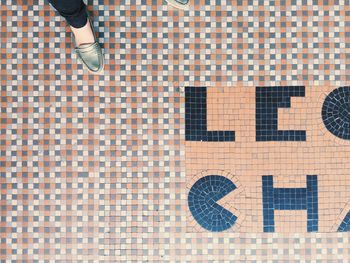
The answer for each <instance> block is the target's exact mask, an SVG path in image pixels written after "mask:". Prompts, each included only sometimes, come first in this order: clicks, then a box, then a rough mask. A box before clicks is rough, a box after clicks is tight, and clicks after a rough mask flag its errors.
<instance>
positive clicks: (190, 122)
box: [185, 87, 235, 142]
mask: <svg viewBox="0 0 350 263" xmlns="http://www.w3.org/2000/svg"><path fill="white" fill-rule="evenodd" d="M185 111H186V112H185V118H186V119H185V134H186V135H185V137H186V141H208V142H223V141H234V140H235V132H234V131H208V130H207V88H206V87H186V88H185Z"/></svg>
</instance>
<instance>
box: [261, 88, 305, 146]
mask: <svg viewBox="0 0 350 263" xmlns="http://www.w3.org/2000/svg"><path fill="white" fill-rule="evenodd" d="M304 96H305V87H303V86H296V87H257V88H256V97H255V99H256V105H255V106H256V141H306V132H305V131H293V130H290V131H279V130H278V108H290V98H291V97H304Z"/></svg>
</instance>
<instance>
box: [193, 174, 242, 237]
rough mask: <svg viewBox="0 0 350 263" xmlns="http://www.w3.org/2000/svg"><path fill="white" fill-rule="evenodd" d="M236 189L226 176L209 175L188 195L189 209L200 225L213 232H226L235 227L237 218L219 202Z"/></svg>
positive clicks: (197, 183) (201, 179) (198, 182)
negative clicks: (218, 202)
mask: <svg viewBox="0 0 350 263" xmlns="http://www.w3.org/2000/svg"><path fill="white" fill-rule="evenodd" d="M236 188H237V187H236V186H235V184H234V183H233V182H232V181H231V180H230V179H228V178H226V177H224V176H220V175H208V176H205V177H202V178H200V179H199V180H198V181H197V182H196V183H195V184H194V185H193V186H192V188H191V189H190V192H189V194H188V205H189V209H190V211H191V213H192V215H193V217H194V218H195V219H196V221H197V222H198V224H199V225H201V226H202V227H203V228H205V229H207V230H209V231H213V232H220V231H224V230H226V229H229V228H230V227H231V226H233V225H234V223H235V222H236V220H237V217H236V216H235V215H234V214H232V213H231V212H230V211H228V210H227V209H225V208H224V207H222V206H220V205H219V204H217V201H219V200H220V199H221V198H223V197H224V196H226V195H227V194H229V193H231V192H232V191H233V190H235V189H236Z"/></svg>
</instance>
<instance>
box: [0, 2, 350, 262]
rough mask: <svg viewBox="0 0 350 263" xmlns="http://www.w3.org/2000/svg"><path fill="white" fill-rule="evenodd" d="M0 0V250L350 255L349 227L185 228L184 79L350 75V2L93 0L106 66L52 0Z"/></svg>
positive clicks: (205, 257)
mask: <svg viewBox="0 0 350 263" xmlns="http://www.w3.org/2000/svg"><path fill="white" fill-rule="evenodd" d="M0 3H1V4H0V17H1V20H0V51H1V53H0V59H1V63H0V84H1V112H0V114H1V115H0V125H1V129H0V150H1V152H0V153H1V155H0V191H1V195H0V197H1V198H0V216H1V217H0V236H1V239H0V261H4V262H12V261H19V262H21V261H22V262H27V261H29V262H32V261H34V262H54V261H58V262H59V261H62V262H102V261H107V262H131V261H135V262H142V261H143V262H147V261H149V262H164V261H172V262H195V261H209V262H215V261H223V260H227V261H228V260H231V261H233V260H236V261H237V262H256V261H264V260H265V261H266V260H270V261H272V262H280V261H281V260H282V261H288V262H305V261H306V262H346V261H347V260H348V259H349V258H350V249H349V247H350V246H349V236H348V234H346V233H332V234H322V233H302V234H294V233H270V234H268V233H258V232H261V230H256V232H257V233H253V234H249V233H240V234H238V233H234V232H233V231H231V233H229V234H228V233H219V234H215V233H208V232H203V231H198V232H194V231H193V230H192V229H193V228H191V230H190V231H189V230H188V228H189V224H188V222H187V221H188V220H187V217H188V213H187V209H188V208H187V192H188V189H187V187H188V183H189V180H187V178H186V176H187V174H190V175H191V174H198V172H199V171H197V170H199V168H197V167H196V165H198V163H197V161H198V160H197V161H195V160H194V161H193V162H192V164H191V163H190V164H191V165H193V166H191V167H192V168H191V169H189V171H187V170H186V167H187V165H188V164H189V162H191V161H190V160H192V159H187V158H186V159H185V157H186V155H185V151H187V150H188V148H187V146H185V136H184V135H185V134H184V130H185V121H184V114H185V112H184V106H185V105H184V103H185V101H184V89H183V88H184V87H185V86H207V87H214V88H215V87H217V88H219V87H242V86H245V87H251V88H252V89H253V87H255V86H258V85H260V86H264V85H266V86H274V85H307V86H312V87H316V88H317V87H320V86H327V87H339V86H345V85H349V76H350V74H349V67H350V63H349V57H348V55H347V54H348V53H350V52H349V51H350V50H349V48H350V46H349V45H350V44H349V43H350V39H349V38H350V35H349V32H350V30H349V29H350V27H349V25H350V24H349V23H350V3H349V1H348V0H346V1H344V0H339V1H333V0H332V1H323V2H322V3H319V4H315V3H314V1H311V0H310V1H307V0H300V1H294V0H293V1H262V0H249V1H241V0H239V1H227V0H224V1H214V0H210V1H204V0H201V1H198V0H197V1H193V5H192V7H191V8H190V10H189V11H186V12H183V11H178V10H175V9H173V8H171V7H169V6H167V5H166V4H165V3H163V2H162V1H160V0H158V1H155V0H152V1H150V2H147V4H145V3H144V2H143V1H141V0H133V1H130V0H127V1H124V0H123V1H118V2H116V1H111V0H108V1H102V0H94V1H89V10H90V11H91V12H92V13H93V15H94V17H95V18H94V26H95V28H96V29H97V30H96V31H98V32H99V33H98V37H99V41H100V43H101V45H102V46H103V48H104V53H105V59H106V67H105V72H104V75H102V76H92V75H88V74H87V73H86V71H85V70H84V69H83V67H82V65H81V64H79V63H76V55H75V54H74V50H73V44H72V42H71V36H70V33H69V29H67V28H66V25H65V22H64V20H63V19H62V18H61V17H59V16H58V15H57V13H56V12H55V11H54V10H53V9H52V8H51V7H50V6H49V5H48V4H47V2H45V1H43V0H30V1H22V0H0ZM247 102H249V101H248V100H247ZM239 105H240V104H239ZM241 110H242V111H244V107H242V108H241ZM248 110H249V108H248ZM209 121H210V120H209ZM215 125H216V127H218V126H220V123H216V124H213V126H215ZM242 127H243V125H242ZM247 127H250V126H249V125H248V126H247ZM317 127H318V126H317ZM324 133H327V131H324ZM238 135H239V134H238ZM317 136H320V137H319V138H321V136H322V134H315V138H316V137H317ZM320 140H321V139H320ZM186 153H187V152H186ZM260 154H264V153H260ZM208 156H209V155H208ZM208 156H206V160H208ZM281 158H283V157H281ZM306 165H307V164H306ZM325 165H326V164H325ZM224 168H225V167H224ZM332 168H333V169H334V167H330V168H329V169H330V170H332ZM239 169H243V168H242V167H240V168H238V169H237V170H236V171H237V172H238V173H239V172H240V170H239ZM320 169H321V168H320ZM236 171H234V173H233V174H235V175H236V174H237V173H236ZM241 171H242V170H241ZM192 172H193V173H192ZM300 172H302V171H300ZM252 180H256V178H254V179H252ZM329 180H332V178H329ZM240 182H241V183H242V184H243V183H244V180H243V181H240ZM341 190H345V189H341ZM325 191H329V192H332V193H333V192H334V189H333V188H327V189H325ZM245 194H251V195H253V196H257V195H258V194H259V192H258V190H256V191H255V192H253V193H249V192H247V191H245ZM323 202H324V203H325V202H326V201H325V200H323ZM343 202H344V203H345V202H347V201H346V200H344V201H343ZM239 204H240V206H243V205H244V202H243V203H239ZM344 205H345V204H344ZM346 207H348V206H345V207H344V209H345V208H346ZM336 212H341V211H338V210H337V211H336ZM345 214H346V213H345V212H342V214H341V215H339V216H338V214H337V213H334V214H332V215H333V217H332V216H331V217H330V218H331V219H332V220H333V219H334V222H335V226H336V225H337V226H338V225H339V224H340V222H341V216H343V215H345ZM335 215H337V216H335ZM252 220H254V217H252ZM260 223H261V222H260Z"/></svg>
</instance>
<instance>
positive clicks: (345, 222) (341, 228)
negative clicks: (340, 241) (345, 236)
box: [338, 211, 350, 232]
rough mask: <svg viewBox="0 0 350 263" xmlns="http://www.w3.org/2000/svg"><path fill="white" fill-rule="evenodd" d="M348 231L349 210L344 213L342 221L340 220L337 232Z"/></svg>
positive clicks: (349, 226) (349, 221)
mask: <svg viewBox="0 0 350 263" xmlns="http://www.w3.org/2000/svg"><path fill="white" fill-rule="evenodd" d="M349 231H350V211H349V212H348V213H347V214H346V216H345V218H344V220H343V222H341V224H340V226H339V228H338V232H349Z"/></svg>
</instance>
